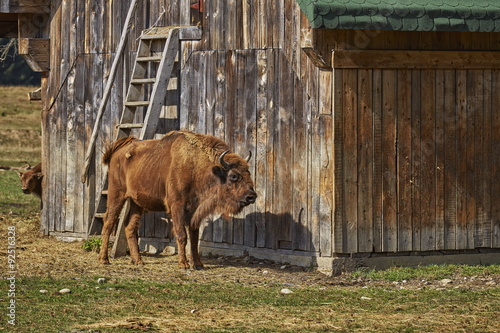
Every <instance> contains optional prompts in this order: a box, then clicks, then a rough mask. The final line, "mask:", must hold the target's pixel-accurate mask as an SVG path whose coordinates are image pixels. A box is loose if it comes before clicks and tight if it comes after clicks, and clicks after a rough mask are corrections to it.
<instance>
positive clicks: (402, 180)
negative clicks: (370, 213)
mask: <svg viewBox="0 0 500 333" xmlns="http://www.w3.org/2000/svg"><path fill="white" fill-rule="evenodd" d="M397 80H398V101H397V108H398V117H397V131H398V133H397V142H398V143H397V144H398V147H397V168H398V169H397V170H398V212H399V215H398V234H399V235H398V251H411V250H412V246H413V244H412V241H413V239H412V223H413V221H412V186H411V185H412V183H411V167H412V164H411V148H412V123H411V121H412V118H411V88H412V81H411V71H410V70H404V69H401V70H399V71H398V78H397Z"/></svg>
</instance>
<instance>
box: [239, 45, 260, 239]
mask: <svg viewBox="0 0 500 333" xmlns="http://www.w3.org/2000/svg"><path fill="white" fill-rule="evenodd" d="M243 56H244V58H245V61H242V63H243V69H244V73H245V75H244V80H245V82H244V89H243V91H244V92H245V93H244V96H243V99H242V100H243V112H242V113H243V115H244V117H245V119H244V126H243V127H244V138H243V141H241V142H239V149H238V151H237V152H238V153H239V154H240V155H241V156H247V155H246V154H247V153H248V152H249V151H251V152H252V156H256V152H255V151H256V149H255V147H256V144H257V118H256V114H257V113H256V109H257V100H256V98H257V52H256V51H255V50H247V51H245V52H244V53H243ZM242 72H243V71H242ZM249 163H250V172H251V174H252V176H253V177H254V176H255V165H256V164H255V160H251V161H250V162H249ZM254 179H255V178H254ZM255 208H256V207H255V205H251V206H249V207H246V208H245V209H244V211H243V215H244V216H245V215H246V217H245V226H244V228H245V229H244V244H245V245H246V246H251V247H254V246H255V241H256V226H255V212H256V211H255Z"/></svg>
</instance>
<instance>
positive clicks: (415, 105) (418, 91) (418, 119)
mask: <svg viewBox="0 0 500 333" xmlns="http://www.w3.org/2000/svg"><path fill="white" fill-rule="evenodd" d="M411 80H412V88H411V96H412V99H411V123H412V143H411V163H412V168H411V184H412V231H413V232H412V250H413V251H420V249H421V237H422V227H421V224H422V209H421V204H422V188H421V184H422V159H421V152H422V116H421V114H422V107H421V103H422V99H423V98H425V97H424V96H423V93H422V83H421V71H420V70H412V71H411Z"/></svg>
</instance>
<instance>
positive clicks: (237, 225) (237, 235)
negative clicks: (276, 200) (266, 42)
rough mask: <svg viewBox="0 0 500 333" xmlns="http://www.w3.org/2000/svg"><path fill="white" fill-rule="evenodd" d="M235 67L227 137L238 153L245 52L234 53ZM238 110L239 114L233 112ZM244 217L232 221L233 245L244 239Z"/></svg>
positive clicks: (243, 114) (242, 132)
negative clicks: (229, 129)
mask: <svg viewBox="0 0 500 333" xmlns="http://www.w3.org/2000/svg"><path fill="white" fill-rule="evenodd" d="M234 54H235V65H234V78H235V81H234V82H235V87H234V94H229V95H228V99H229V100H232V103H233V105H234V106H233V107H232V108H230V109H229V110H232V112H233V113H234V115H233V128H232V129H231V131H230V132H231V135H229V136H227V139H228V140H229V142H230V146H231V148H232V149H233V151H234V152H239V151H241V150H243V144H244V143H245V141H246V128H245V126H246V110H245V102H246V93H247V92H246V91H245V81H246V75H247V72H246V69H245V63H246V62H245V55H246V51H240V50H238V51H235V52H234ZM236 110H238V111H239V112H235V111H236ZM243 217H244V215H243V214H239V215H238V217H237V218H234V219H233V243H234V244H243V243H244V237H245V220H244V218H243Z"/></svg>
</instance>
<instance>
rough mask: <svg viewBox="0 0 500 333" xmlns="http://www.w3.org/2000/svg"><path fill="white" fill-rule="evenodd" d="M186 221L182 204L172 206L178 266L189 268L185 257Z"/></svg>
mask: <svg viewBox="0 0 500 333" xmlns="http://www.w3.org/2000/svg"><path fill="white" fill-rule="evenodd" d="M185 221H186V213H185V211H184V206H183V205H182V204H178V205H175V206H174V205H173V206H172V222H173V224H174V225H173V227H174V233H175V238H176V241H177V251H178V252H179V254H178V256H179V268H181V269H189V262H188V261H187V258H186V244H187V234H186V228H185V227H184V225H185Z"/></svg>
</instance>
